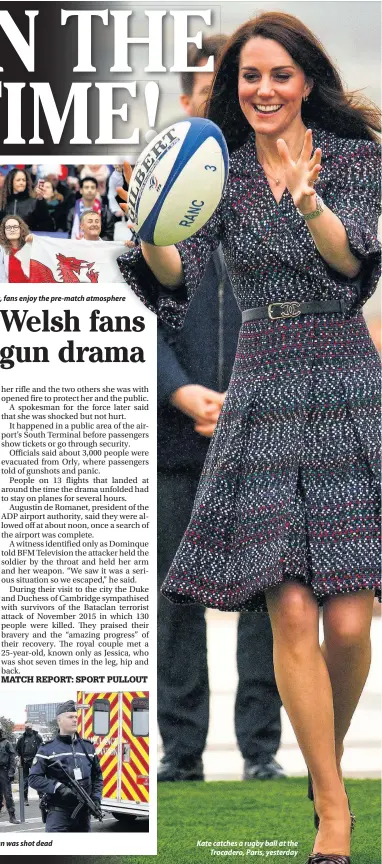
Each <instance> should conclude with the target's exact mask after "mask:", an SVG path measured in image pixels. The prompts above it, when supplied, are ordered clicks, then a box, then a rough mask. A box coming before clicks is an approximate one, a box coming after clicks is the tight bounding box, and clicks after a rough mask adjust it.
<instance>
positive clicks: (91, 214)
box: [80, 210, 102, 243]
mask: <svg viewBox="0 0 382 864" xmlns="http://www.w3.org/2000/svg"><path fill="white" fill-rule="evenodd" d="M80 226H81V238H80V239H81V240H96V241H97V240H100V241H101V243H102V238H101V237H100V234H101V230H102V222H101V214H100V213H96V212H95V211H94V210H84V211H83V213H82V215H81V219H80Z"/></svg>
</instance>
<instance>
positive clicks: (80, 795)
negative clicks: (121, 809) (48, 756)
mask: <svg viewBox="0 0 382 864" xmlns="http://www.w3.org/2000/svg"><path fill="white" fill-rule="evenodd" d="M49 768H59V769H60V774H61V775H62V776H63V778H64V781H65V786H68V787H69V789H71V791H72V792H73V793H74V795H75V796H76V798H77V799H78V805H77V807H76V808H75V809H74V810H73V813H72V814H71V817H70V818H71V819H76V818H77V816H78V814H79V812H80V810H82V808H83V807H87V808H88V810H90V813H91V814H92V816H94V817H95V818H96V819H98V820H99V821H100V822H102V820H103V813H102V810H101V807H100V806H99V805H98V804H96V803H95V802H94V801H93V800H92V798H90V795H88V793H87V792H85V789H83V787H82V786H81V785H80V784H79V782H78V780H75V779H74V777H71V776H70V774H68V772H67V771H66V770H65V768H64V766H63V765H62V764H61V762H59V761H58V760H57V761H55V762H51V764H50V766H49Z"/></svg>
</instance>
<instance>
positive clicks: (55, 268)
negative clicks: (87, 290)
mask: <svg viewBox="0 0 382 864" xmlns="http://www.w3.org/2000/svg"><path fill="white" fill-rule="evenodd" d="M126 251H127V249H126V246H124V245H123V244H122V243H112V242H107V241H105V242H103V241H98V240H63V239H60V238H59V237H58V238H57V240H56V238H55V237H54V238H53V237H39V236H36V235H35V234H34V235H33V241H32V242H31V243H25V245H24V246H23V248H22V249H20V251H19V252H17V257H18V258H19V259H20V261H21V266H22V268H23V271H24V273H25V275H26V276H28V277H29V279H30V282H87V283H92V282H93V283H94V282H99V283H104V282H124V278H123V276H122V273H121V271H120V269H119V267H118V264H117V258H118V256H119V255H122V254H123V253H124V252H126Z"/></svg>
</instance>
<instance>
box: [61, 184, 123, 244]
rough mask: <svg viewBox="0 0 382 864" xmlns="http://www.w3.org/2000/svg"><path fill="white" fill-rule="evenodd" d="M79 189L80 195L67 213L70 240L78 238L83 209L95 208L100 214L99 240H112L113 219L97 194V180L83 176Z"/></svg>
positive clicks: (79, 236)
mask: <svg viewBox="0 0 382 864" xmlns="http://www.w3.org/2000/svg"><path fill="white" fill-rule="evenodd" d="M80 189H81V196H80V197H79V198H78V199H77V201H76V203H75V205H74V207H71V209H70V210H69V213H68V233H69V237H71V238H72V240H80V238H81V236H82V234H81V225H80V222H81V216H82V214H83V212H84V210H95V212H96V213H99V214H100V216H101V222H102V228H101V240H113V238H114V222H115V219H114V216H113V214H112V213H111V211H110V210H109V208H108V206H107V204H104V202H103V201H102V200H101V199H100V197H99V195H98V181H97V180H96V178H95V177H84V178H83V179H82V180H80Z"/></svg>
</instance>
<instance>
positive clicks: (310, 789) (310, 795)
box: [307, 771, 357, 864]
mask: <svg viewBox="0 0 382 864" xmlns="http://www.w3.org/2000/svg"><path fill="white" fill-rule="evenodd" d="M345 792H346V789H345ZM307 797H308V798H309V801H313V821H314V827H315V829H316V831H318V828H319V825H320V817H319V815H318V813H317V812H316V808H315V807H314V795H313V784H312V775H311V773H310V771H308V792H307ZM346 797H347V799H348V805H349V813H350V830H351V831H354V827H355V823H356V821H357V819H356V817H355V815H354V813H353V812H352V810H351V809H350V801H349V796H348V793H347V792H346ZM309 864H310V862H309ZM313 864H315V862H313ZM323 864H324V862H323ZM340 864H342V862H340ZM346 864H347V862H346Z"/></svg>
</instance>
